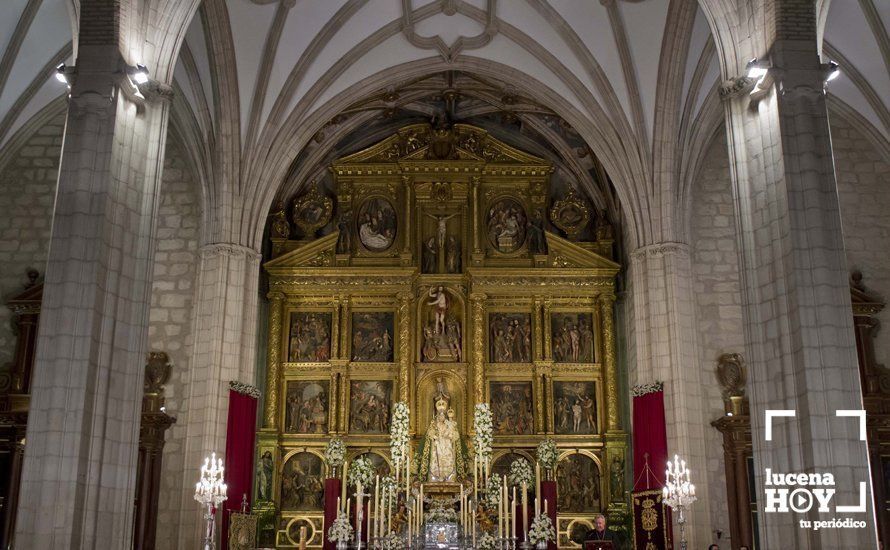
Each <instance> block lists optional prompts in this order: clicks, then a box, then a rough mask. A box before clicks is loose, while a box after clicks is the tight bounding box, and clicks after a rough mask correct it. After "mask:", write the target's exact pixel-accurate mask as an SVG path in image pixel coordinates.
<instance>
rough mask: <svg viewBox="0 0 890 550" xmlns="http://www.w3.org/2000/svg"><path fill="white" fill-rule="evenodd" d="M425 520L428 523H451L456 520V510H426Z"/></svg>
mask: <svg viewBox="0 0 890 550" xmlns="http://www.w3.org/2000/svg"><path fill="white" fill-rule="evenodd" d="M426 520H427V521H428V522H430V523H452V522H455V521H457V512H455V511H454V509H452V508H433V509H431V510H430V511H429V512H427V515H426Z"/></svg>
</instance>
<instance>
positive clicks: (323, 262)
mask: <svg viewBox="0 0 890 550" xmlns="http://www.w3.org/2000/svg"><path fill="white" fill-rule="evenodd" d="M339 235H340V232H339V231H334V232H333V233H331V234H330V235H325V236H324V237H321V238H320V239H316V240H314V241H312V242H310V243H308V244H305V245H303V246H301V247H299V248H297V249H295V250H292V251H290V252H288V253H286V254H283V255H281V256H279V257H277V258H275V259H274V260H271V261H269V262H267V263H266V264H265V268H266V270H267V271H270V272H271V271H273V270H275V271H278V270H282V269H290V268H294V267H331V266H333V265H334V253H335V247H336V245H337V238H338V236H339Z"/></svg>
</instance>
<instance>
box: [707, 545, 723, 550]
mask: <svg viewBox="0 0 890 550" xmlns="http://www.w3.org/2000/svg"><path fill="white" fill-rule="evenodd" d="M708 550H720V547H719V546H717V545H716V544H712V545H711V546H708Z"/></svg>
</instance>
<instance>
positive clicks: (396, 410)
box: [389, 401, 411, 464]
mask: <svg viewBox="0 0 890 550" xmlns="http://www.w3.org/2000/svg"><path fill="white" fill-rule="evenodd" d="M410 420H411V410H410V409H409V408H408V404H407V403H405V402H404V401H399V402H398V403H396V404H395V407H393V410H392V422H391V427H390V429H389V436H390V440H389V452H390V454H391V456H392V461H393V464H402V463H403V462H404V461H405V453H407V452H408V428H409V424H410Z"/></svg>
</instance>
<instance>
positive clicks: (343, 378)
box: [339, 372, 349, 433]
mask: <svg viewBox="0 0 890 550" xmlns="http://www.w3.org/2000/svg"><path fill="white" fill-rule="evenodd" d="M348 399H349V375H348V374H347V373H345V372H341V373H340V409H339V410H340V431H341V432H343V433H346V432H348V431H349V425H348V422H349V417H348V416H347V415H346V408H347V406H348Z"/></svg>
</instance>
